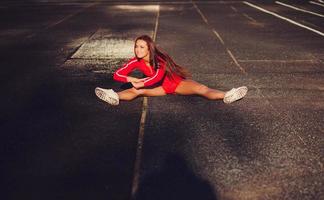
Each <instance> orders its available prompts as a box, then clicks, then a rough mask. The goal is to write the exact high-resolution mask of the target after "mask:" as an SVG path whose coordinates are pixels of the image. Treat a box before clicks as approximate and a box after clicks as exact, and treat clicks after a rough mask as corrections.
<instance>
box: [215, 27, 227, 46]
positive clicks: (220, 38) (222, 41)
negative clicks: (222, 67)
mask: <svg viewBox="0 0 324 200" xmlns="http://www.w3.org/2000/svg"><path fill="white" fill-rule="evenodd" d="M213 33H214V34H215V35H216V37H217V38H218V39H219V41H220V42H221V43H222V44H223V45H224V46H225V42H224V40H223V39H222V37H221V36H220V35H219V33H218V32H217V31H216V30H215V29H213Z"/></svg>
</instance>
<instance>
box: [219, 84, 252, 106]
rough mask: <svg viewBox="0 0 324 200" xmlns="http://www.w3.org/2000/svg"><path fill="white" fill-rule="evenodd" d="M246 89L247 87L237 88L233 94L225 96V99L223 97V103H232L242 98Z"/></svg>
mask: <svg viewBox="0 0 324 200" xmlns="http://www.w3.org/2000/svg"><path fill="white" fill-rule="evenodd" d="M247 91H248V88H247V87H240V88H237V91H236V92H235V93H234V94H232V95H231V96H228V97H226V99H224V103H227V104H230V103H233V102H235V101H238V100H240V99H242V98H243V97H244V96H245V95H246V93H247Z"/></svg>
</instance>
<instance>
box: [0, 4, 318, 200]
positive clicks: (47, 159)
mask: <svg viewBox="0 0 324 200" xmlns="http://www.w3.org/2000/svg"><path fill="white" fill-rule="evenodd" d="M248 2H250V3H253V4H254V5H257V6H260V7H262V8H263V9H266V10H269V11H272V12H275V13H277V14H279V15H281V16H284V17H286V18H289V19H291V20H294V21H295V22H298V23H301V24H303V25H305V26H307V27H309V28H312V29H316V30H318V31H320V32H322V33H323V32H324V23H323V18H321V17H318V16H314V15H312V14H309V13H303V12H300V11H297V10H293V9H291V8H288V7H285V6H282V5H279V4H276V3H275V2H274V1H252V0H251V1H248ZM281 2H285V3H287V4H290V5H294V6H296V7H298V8H303V9H306V10H310V11H313V12H316V13H321V14H322V15H323V14H324V8H323V7H321V6H318V5H315V4H311V3H309V2H308V1H281ZM316 2H318V1H316ZM0 19H1V20H0V66H1V69H2V70H1V79H0V81H1V86H0V87H1V91H2V95H1V100H0V109H1V118H0V119H1V121H0V124H1V140H0V143H1V145H0V146H1V151H0V158H1V160H0V162H1V165H0V166H1V170H0V171H1V181H0V184H1V199H8V200H9V199H10V200H11V199H13V200H17V199H32V200H38V199H80V200H85V199H113V200H115V199H116V200H119V199H121V200H124V199H213V200H215V199H220V200H223V199H224V200H237V199H238V200H241V199H242V200H243V199H302V200H305V199H323V198H324V192H323V185H324V178H323V155H324V151H323V145H324V137H323V133H324V125H323V124H324V123H323V116H324V101H323V99H324V92H323V91H324V73H323V72H324V53H323V52H324V37H323V36H321V35H319V34H317V33H314V32H312V31H310V30H307V29H304V28H302V27H299V26H296V25H294V24H291V23H289V22H287V21H284V20H282V19H279V18H277V17H275V16H273V15H270V14H267V13H264V12H262V11H260V10H257V9H256V8H253V7H251V6H249V5H247V4H245V3H243V2H242V1H193V2H192V1H163V2H158V1H128V2H125V1H123V2H121V1H100V2H99V1H98V2H97V1H69V2H67V1H46V2H44V1H4V2H2V3H0ZM140 34H149V35H154V34H156V42H157V44H158V46H159V47H160V48H161V49H163V50H164V51H166V52H168V53H169V54H170V55H171V56H172V57H173V58H174V60H175V61H176V62H177V63H179V64H180V65H183V66H185V67H187V68H188V69H189V70H190V71H191V72H192V75H193V79H195V80H196V81H198V82H201V83H204V84H206V85H208V86H209V87H213V88H216V89H220V90H229V89H231V88H232V87H237V86H241V85H246V86H247V87H248V88H249V92H248V94H247V96H246V97H245V98H244V99H242V100H240V101H238V102H235V103H233V104H230V105H227V104H224V103H222V101H209V100H206V99H203V98H201V97H197V96H176V95H168V96H164V97H150V98H148V108H147V112H146V121H145V123H144V137H143V144H142V150H141V157H140V160H138V157H137V156H136V152H137V151H138V149H137V148H138V147H137V145H138V144H137V143H138V137H139V129H140V120H141V116H142V102H143V98H142V97H140V98H137V99H135V100H133V101H131V102H121V103H120V105H119V106H117V107H114V106H110V105H107V104H106V103H104V102H102V101H100V100H99V99H97V97H96V96H95V95H94V88H95V87H97V86H99V87H104V88H113V89H115V90H117V91H118V90H121V88H120V86H121V84H120V83H117V82H115V81H113V79H112V76H111V75H112V73H113V72H114V71H115V70H116V69H118V68H119V67H120V66H121V65H122V64H123V63H124V62H125V61H126V60H127V58H126V57H125V55H124V54H120V52H124V51H126V52H127V44H129V42H132V41H133V40H134V38H135V37H136V36H138V35H140ZM127 42H128V43H127ZM120 44H122V45H121V46H113V45H120ZM110 45H112V46H110ZM107 46H108V48H107ZM116 47H118V48H117V49H118V50H119V51H113V50H112V49H114V48H116ZM131 48H132V47H130V49H131ZM125 49H126V50H125ZM126 54H127V53H126ZM135 75H139V74H135ZM138 162H139V163H140V168H139V170H134V166H135V163H138ZM135 175H137V176H139V181H138V182H136V183H134V182H133V178H134V176H135ZM134 184H136V188H137V191H136V193H135V195H133V196H132V195H131V191H132V188H134Z"/></svg>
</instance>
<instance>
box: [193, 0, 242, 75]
mask: <svg viewBox="0 0 324 200" xmlns="http://www.w3.org/2000/svg"><path fill="white" fill-rule="evenodd" d="M191 2H192V4H193V6H194V7H195V8H196V10H197V12H198V13H199V14H200V16H201V18H202V19H203V21H204V22H205V23H206V24H207V26H209V27H210V25H209V23H208V20H207V18H206V17H205V15H204V14H203V13H202V11H201V10H200V9H199V8H198V6H197V5H196V3H195V2H194V1H191ZM212 32H213V33H214V34H215V35H216V37H217V38H218V40H219V41H220V42H221V43H222V45H223V46H224V47H225V49H226V52H227V53H228V54H229V56H230V57H231V58H232V60H233V61H234V63H235V65H236V66H237V67H238V68H239V69H240V70H241V72H242V73H243V74H247V72H246V71H245V69H244V68H243V67H241V65H240V64H239V63H238V62H237V60H236V58H235V56H234V55H233V53H232V52H231V51H230V50H229V49H228V48H227V47H226V45H225V42H224V40H223V39H222V37H221V36H220V34H219V33H218V32H217V31H216V30H215V29H214V28H212Z"/></svg>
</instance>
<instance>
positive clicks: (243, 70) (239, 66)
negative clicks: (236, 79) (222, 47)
mask: <svg viewBox="0 0 324 200" xmlns="http://www.w3.org/2000/svg"><path fill="white" fill-rule="evenodd" d="M226 50H227V52H228V54H229V55H230V56H231V58H232V60H233V61H234V63H235V65H236V66H237V67H238V68H239V69H240V70H241V72H243V74H247V72H246V71H245V69H244V68H243V67H241V65H240V64H239V63H238V62H237V60H236V58H235V57H234V55H233V54H232V52H231V51H230V50H229V49H227V48H226Z"/></svg>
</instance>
